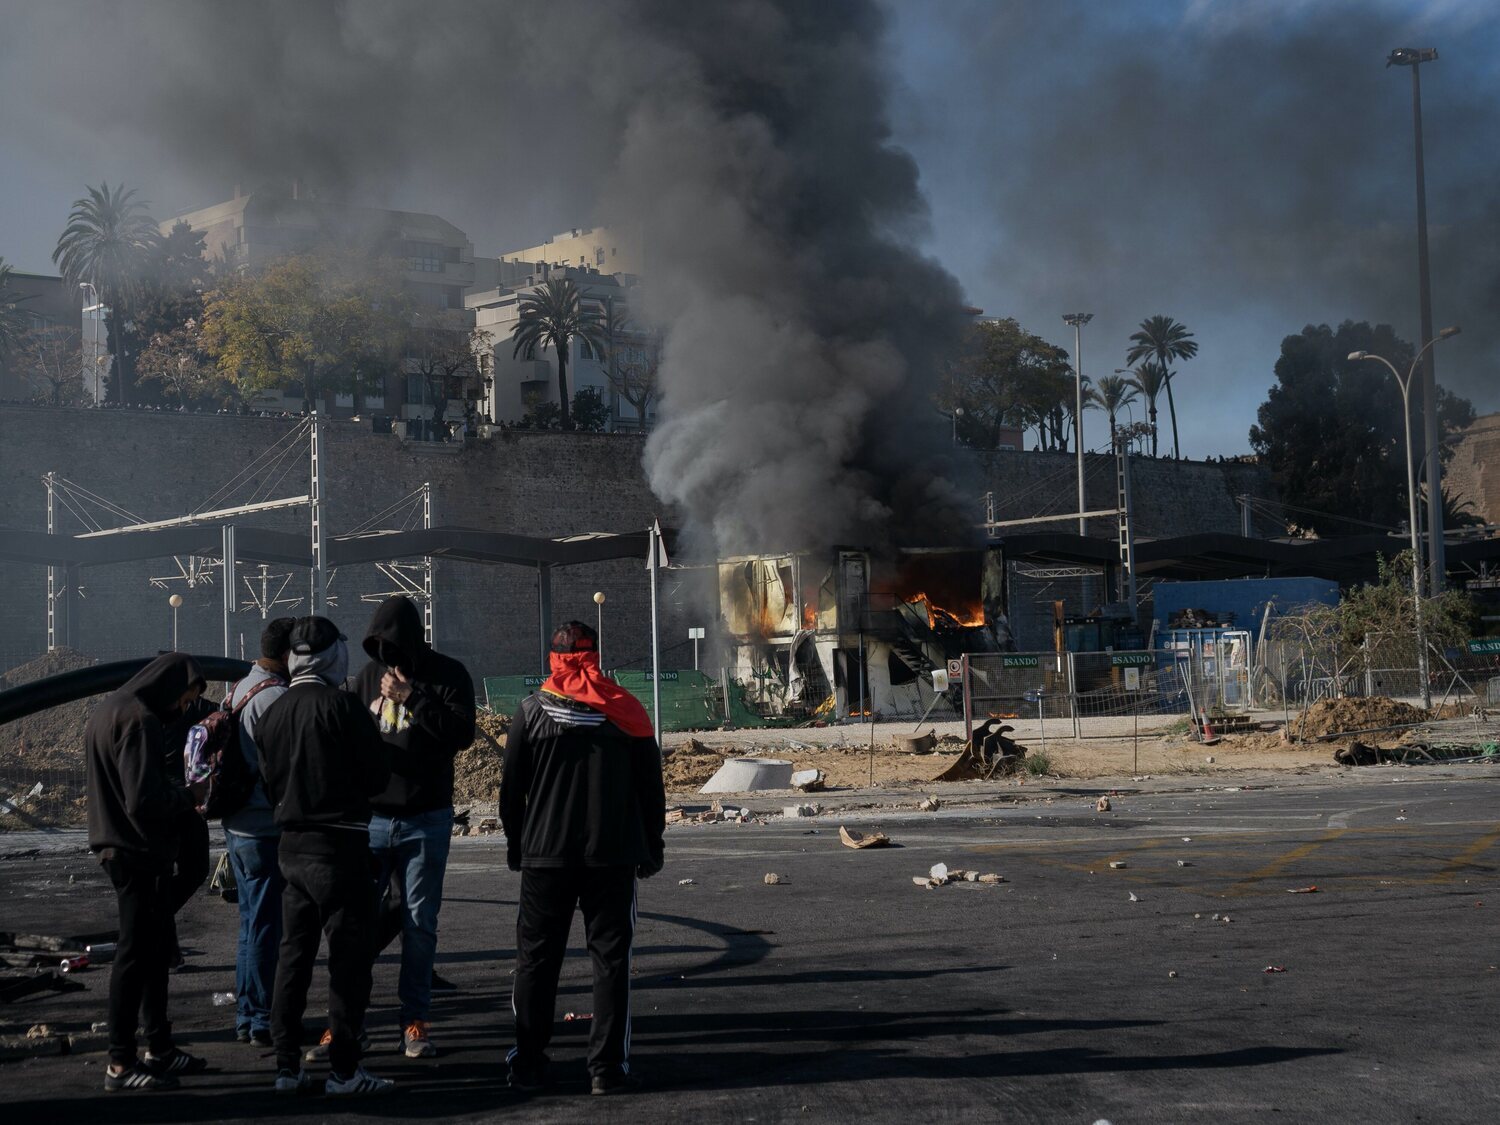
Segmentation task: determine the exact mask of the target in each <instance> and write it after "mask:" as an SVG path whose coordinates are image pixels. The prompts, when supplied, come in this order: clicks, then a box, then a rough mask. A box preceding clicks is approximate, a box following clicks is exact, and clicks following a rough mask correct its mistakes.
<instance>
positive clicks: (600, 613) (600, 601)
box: [594, 590, 604, 671]
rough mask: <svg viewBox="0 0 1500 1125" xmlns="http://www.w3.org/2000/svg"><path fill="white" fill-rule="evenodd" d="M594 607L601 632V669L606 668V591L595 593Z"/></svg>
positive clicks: (598, 628)
mask: <svg viewBox="0 0 1500 1125" xmlns="http://www.w3.org/2000/svg"><path fill="white" fill-rule="evenodd" d="M594 607H595V612H596V615H597V618H598V627H597V630H596V631H597V632H598V634H599V670H600V671H603V670H604V591H603V590H598V591H596V592H595V593H594Z"/></svg>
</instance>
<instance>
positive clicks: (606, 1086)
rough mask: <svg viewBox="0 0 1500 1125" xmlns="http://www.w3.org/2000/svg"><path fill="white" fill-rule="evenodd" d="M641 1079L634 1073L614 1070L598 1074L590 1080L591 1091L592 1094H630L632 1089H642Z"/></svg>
mask: <svg viewBox="0 0 1500 1125" xmlns="http://www.w3.org/2000/svg"><path fill="white" fill-rule="evenodd" d="M640 1085H641V1080H640V1079H639V1078H636V1077H635V1076H634V1075H632V1074H626V1073H624V1072H622V1071H618V1070H612V1071H608V1072H607V1073H605V1074H596V1075H594V1076H593V1078H592V1079H590V1081H589V1093H591V1094H601V1095H603V1094H628V1093H629V1092H630V1091H631V1090H638V1089H640Z"/></svg>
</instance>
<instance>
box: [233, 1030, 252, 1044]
mask: <svg viewBox="0 0 1500 1125" xmlns="http://www.w3.org/2000/svg"><path fill="white" fill-rule="evenodd" d="M234 1041H235V1042H236V1043H248V1042H250V1029H249V1028H248V1027H237V1028H235V1029H234Z"/></svg>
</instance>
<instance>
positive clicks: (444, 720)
mask: <svg viewBox="0 0 1500 1125" xmlns="http://www.w3.org/2000/svg"><path fill="white" fill-rule="evenodd" d="M364 647H365V652H366V653H367V654H369V657H370V663H368V664H366V665H365V666H364V668H362V669H361V670H360V673H359V676H358V677H357V678H356V680H355V682H354V692H355V695H356V696H357V697H358V698H359V700H360V702H361V703H362V704H363V705H364V706H365V707H366V708H367V709H368V710H369V712H370V714H371V715H372V716H374V717H375V719H376V721H377V722H378V723H379V724H380V735H381V737H382V738H384V739H385V742H386V745H387V746H389V747H390V749H391V780H390V784H389V785H387V786H386V789H385V792H384V793H381V794H380V795H379V796H378V797H376V798H375V800H374V801H372V802H371V804H372V805H373V806H374V808H375V811H376V812H378V813H383V814H385V815H386V816H414V815H416V814H417V813H424V812H431V811H432V810H434V809H443V808H448V807H450V806H452V804H453V756H454V755H455V754H457V753H458V752H459V751H460V750H463V749H465V748H466V747H468V745H469V744H470V743H471V742H473V741H474V681H473V680H472V679H471V678H470V676H469V671H468V669H467V668H465V667H464V666H463V665H462V664H460V663H459V662H458V661H457V660H454V659H453V658H452V657H448V656H444V655H442V654H441V653H439V652H435V651H434V650H433V649H432V647H431V646H430V645H428V643H427V641H426V640H425V639H424V637H423V630H422V615H421V613H420V612H418V610H417V607H416V606H415V605H414V604H413V603H412V602H411V600H410V599H409V598H404V597H402V596H401V595H399V594H398V595H396V596H395V597H392V598H387V599H386V600H385V601H384V602H382V603H381V604H380V607H379V608H378V609H377V610H376V611H375V616H374V617H373V618H372V619H371V621H370V631H369V634H368V635H367V636H366V637H365V644H364ZM391 669H399V670H400V672H401V673H402V675H404V676H405V677H406V678H407V680H409V681H410V683H411V695H410V696H409V697H408V698H407V700H406V702H405V703H404V704H397V703H392V702H391V701H389V700H387V699H384V698H383V697H382V696H381V694H380V680H381V677H383V676H384V675H385V673H386V672H387V671H389V670H391Z"/></svg>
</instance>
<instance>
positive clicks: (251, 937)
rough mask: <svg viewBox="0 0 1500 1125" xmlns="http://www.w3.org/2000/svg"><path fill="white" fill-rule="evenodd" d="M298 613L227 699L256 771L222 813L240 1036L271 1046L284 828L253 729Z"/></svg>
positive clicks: (264, 645)
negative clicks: (236, 913) (236, 928)
mask: <svg viewBox="0 0 1500 1125" xmlns="http://www.w3.org/2000/svg"><path fill="white" fill-rule="evenodd" d="M296 624H297V621H296V619H295V618H292V617H278V618H276V619H274V620H273V621H271V622H269V623H268V624H267V625H266V627H265V630H264V631H263V632H262V633H261V635H260V659H259V660H257V661H256V662H255V664H254V665H253V666H252V667H251V669H250V673H249V675H247V676H246V677H245V678H244V679H242V680H241V681H240V682H239V683H237V684H235V685H234V687H233V688H231V689H230V691H229V694H228V695H227V696H226V697H225V698H224V706H225V707H227V708H229V709H231V710H236V709H237V711H238V714H239V717H240V721H239V744H240V753H241V754H242V755H243V756H244V759H245V764H246V765H247V766H249V767H250V772H251V773H252V774H253V775H255V778H256V781H255V788H254V789H253V790H252V791H251V793H250V797H249V799H248V800H246V801H245V803H244V804H243V805H241V806H240V807H239V808H238V809H236V810H235V811H234V812H232V813H230V814H229V815H228V816H226V817H224V820H223V824H224V846H225V851H226V852H227V853H228V855H229V868H230V870H231V871H233V872H234V885H235V887H236V888H237V889H238V892H239V893H238V905H239V908H240V939H239V944H238V946H237V947H236V950H235V959H234V994H235V1000H236V1006H235V1021H234V1022H235V1029H234V1030H235V1038H236V1039H237V1040H238V1041H239V1042H241V1043H252V1044H255V1045H256V1046H260V1047H269V1046H271V1045H272V1040H271V982H272V980H273V978H274V977H275V975H276V950H277V948H278V947H279V946H280V945H281V895H282V892H283V891H285V890H286V884H285V882H284V881H283V880H282V878H281V867H280V864H279V861H278V855H277V853H278V850H279V846H280V843H281V829H279V828H277V827H276V820H275V817H273V816H272V814H271V801H270V799H269V798H268V797H267V796H266V786H265V782H263V781H261V780H260V760H259V755H260V751H259V750H258V749H257V747H256V745H255V731H256V728H257V727H258V726H259V724H260V717H261V716H262V715H264V714H265V713H266V712H267V711H268V710H269V709H270V707H271V704H273V703H275V702H276V701H277V700H278V699H280V698H281V697H282V696H283V695H285V694H286V688H287V681H288V680H289V679H290V678H291V673H290V672H289V671H288V670H287V666H286V662H287V658H288V657H289V656H290V655H291V644H292V627H293V626H295V625H296Z"/></svg>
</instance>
